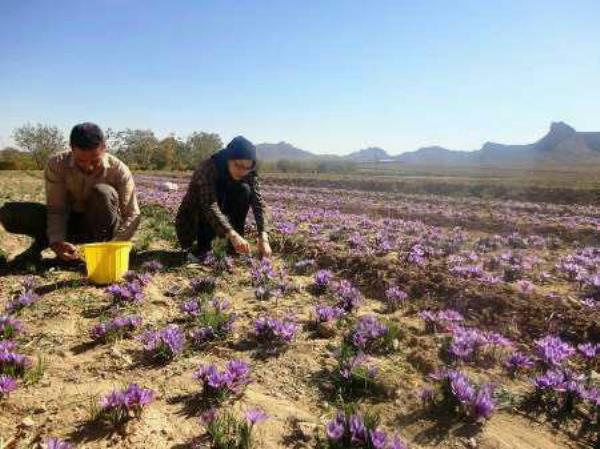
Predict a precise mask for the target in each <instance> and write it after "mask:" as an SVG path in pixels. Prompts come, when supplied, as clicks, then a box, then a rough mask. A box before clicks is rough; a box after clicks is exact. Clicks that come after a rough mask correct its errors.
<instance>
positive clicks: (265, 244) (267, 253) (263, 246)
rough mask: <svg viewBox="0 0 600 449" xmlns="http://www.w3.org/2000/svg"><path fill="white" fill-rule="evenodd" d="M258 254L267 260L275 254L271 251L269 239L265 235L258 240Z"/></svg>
mask: <svg viewBox="0 0 600 449" xmlns="http://www.w3.org/2000/svg"><path fill="white" fill-rule="evenodd" d="M258 253H259V254H260V256H261V257H264V258H265V259H269V258H270V257H271V255H272V254H273V251H272V250H271V245H269V239H268V237H267V236H266V235H264V234H263V235H261V236H260V237H259V238H258Z"/></svg>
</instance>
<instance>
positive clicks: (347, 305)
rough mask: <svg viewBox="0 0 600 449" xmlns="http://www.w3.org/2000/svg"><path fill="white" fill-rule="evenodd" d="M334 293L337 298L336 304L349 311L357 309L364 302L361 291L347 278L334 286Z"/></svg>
mask: <svg viewBox="0 0 600 449" xmlns="http://www.w3.org/2000/svg"><path fill="white" fill-rule="evenodd" d="M333 293H334V296H335V297H336V299H337V304H336V306H337V307H339V308H340V309H343V310H344V311H345V312H347V313H350V312H353V311H355V310H356V309H358V307H359V306H360V305H361V303H362V299H363V298H362V294H361V293H360V291H359V290H358V289H357V288H356V287H354V286H353V285H352V284H351V283H350V282H349V281H347V280H345V279H342V280H341V281H340V282H338V283H337V284H336V285H335V286H334V291H333Z"/></svg>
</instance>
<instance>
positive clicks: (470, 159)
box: [394, 122, 600, 166]
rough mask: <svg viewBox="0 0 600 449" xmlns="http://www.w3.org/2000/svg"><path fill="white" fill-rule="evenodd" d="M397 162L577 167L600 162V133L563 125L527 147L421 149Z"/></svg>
mask: <svg viewBox="0 0 600 449" xmlns="http://www.w3.org/2000/svg"><path fill="white" fill-rule="evenodd" d="M394 159H395V160H397V161H399V162H403V163H406V164H423V165H433V164H435V165H491V166H510V165H515V164H521V165H522V164H539V163H545V162H554V163H562V164H576V163H584V162H588V161H589V162H595V163H598V162H600V133H598V132H577V131H576V130H575V129H574V128H573V127H571V126H569V125H567V124H566V123H563V122H555V123H552V124H551V125H550V130H549V131H548V133H547V134H546V135H545V136H544V137H542V138H541V139H540V140H538V141H537V142H534V143H530V144H525V145H505V144H501V143H494V142H486V143H485V144H484V145H483V146H482V147H481V149H479V150H475V151H456V150H448V149H445V148H441V147H429V148H421V149H419V150H416V151H411V152H407V153H403V154H400V155H398V156H395V157H394Z"/></svg>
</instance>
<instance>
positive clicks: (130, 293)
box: [106, 281, 144, 303]
mask: <svg viewBox="0 0 600 449" xmlns="http://www.w3.org/2000/svg"><path fill="white" fill-rule="evenodd" d="M106 293H108V294H109V295H110V296H111V297H112V299H113V301H116V302H120V303H139V302H142V301H143V300H144V286H143V285H142V284H141V283H140V282H139V281H133V282H127V283H125V284H113V285H111V286H109V287H107V288H106Z"/></svg>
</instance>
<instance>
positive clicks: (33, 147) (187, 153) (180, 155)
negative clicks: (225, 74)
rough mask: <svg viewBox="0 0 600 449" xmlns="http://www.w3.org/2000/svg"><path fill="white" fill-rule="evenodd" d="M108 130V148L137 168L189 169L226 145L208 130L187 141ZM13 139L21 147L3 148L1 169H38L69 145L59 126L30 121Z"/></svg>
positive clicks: (193, 134) (131, 130)
mask: <svg viewBox="0 0 600 449" xmlns="http://www.w3.org/2000/svg"><path fill="white" fill-rule="evenodd" d="M105 133H106V142H107V147H108V151H110V152H111V153H113V154H114V155H115V156H117V157H118V158H119V159H121V160H122V161H123V162H125V163H126V164H127V165H129V166H130V167H131V168H133V169H136V170H190V169H192V168H194V167H195V166H196V165H197V164H198V162H199V161H201V160H202V159H204V158H206V157H208V156H210V155H211V154H213V153H214V152H216V151H218V150H219V149H221V148H222V147H223V142H222V141H221V138H220V137H219V135H218V134H214V133H207V132H193V133H192V134H190V135H189V136H188V137H187V138H186V139H185V140H183V139H181V138H179V137H176V136H174V135H171V136H168V137H165V138H164V139H159V138H157V137H156V136H155V135H154V133H153V132H152V131H151V130H143V129H125V130H122V131H115V130H112V129H110V128H109V129H107V130H106V131H105ZM13 139H14V141H15V143H16V144H17V146H18V148H13V147H7V148H4V149H3V150H2V151H0V169H1V170H29V169H38V170H39V169H42V168H43V167H45V165H46V162H47V161H48V158H49V157H50V155H52V154H54V153H57V152H60V151H64V150H66V149H67V148H68V145H67V140H66V139H65V136H64V135H63V133H62V132H61V131H60V129H58V128H57V127H56V126H49V125H43V124H37V125H31V124H27V125H24V126H21V127H20V128H17V129H16V130H15V131H14V133H13ZM19 150H20V151H19Z"/></svg>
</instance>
